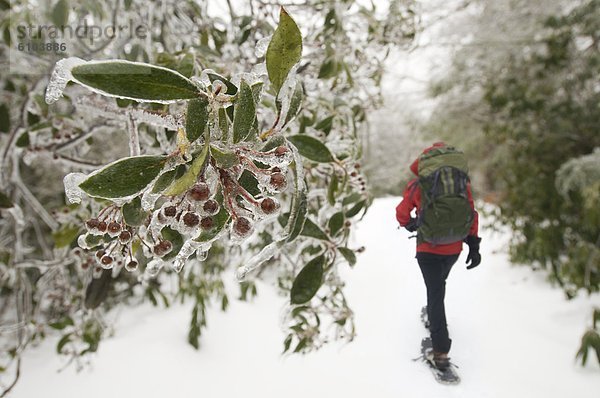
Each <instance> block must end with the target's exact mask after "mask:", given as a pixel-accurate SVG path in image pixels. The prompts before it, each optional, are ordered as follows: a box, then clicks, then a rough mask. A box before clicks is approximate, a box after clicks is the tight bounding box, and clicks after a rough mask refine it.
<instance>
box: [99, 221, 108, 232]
mask: <svg viewBox="0 0 600 398" xmlns="http://www.w3.org/2000/svg"><path fill="white" fill-rule="evenodd" d="M107 227H108V225H107V224H106V223H105V222H104V221H100V222H99V223H98V231H100V232H106V228H107Z"/></svg>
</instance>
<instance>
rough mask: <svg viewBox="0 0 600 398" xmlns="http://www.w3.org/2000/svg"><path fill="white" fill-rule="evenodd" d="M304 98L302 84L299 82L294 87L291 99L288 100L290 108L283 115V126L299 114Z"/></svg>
mask: <svg viewBox="0 0 600 398" xmlns="http://www.w3.org/2000/svg"><path fill="white" fill-rule="evenodd" d="M303 97H304V92H303V89H302V84H300V82H297V83H296V87H295V88H294V92H293V93H292V98H290V107H289V109H288V112H287V114H286V115H285V122H284V123H283V125H284V126H285V125H287V124H288V123H289V122H290V121H292V120H293V119H294V118H295V117H296V116H298V112H300V106H302V98H303Z"/></svg>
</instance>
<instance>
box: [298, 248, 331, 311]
mask: <svg viewBox="0 0 600 398" xmlns="http://www.w3.org/2000/svg"><path fill="white" fill-rule="evenodd" d="M324 264H325V256H323V255H322V254H321V255H320V256H317V257H315V258H313V259H312V260H310V261H309V262H308V264H306V265H305V266H304V268H302V270H301V271H300V273H299V274H298V276H296V279H295V280H294V283H293V284H292V290H291V292H290V302H291V303H292V304H303V303H306V302H307V301H309V300H310V299H311V298H313V296H314V295H315V294H317V291H318V290H319V288H320V287H321V284H322V282H323V265H324Z"/></svg>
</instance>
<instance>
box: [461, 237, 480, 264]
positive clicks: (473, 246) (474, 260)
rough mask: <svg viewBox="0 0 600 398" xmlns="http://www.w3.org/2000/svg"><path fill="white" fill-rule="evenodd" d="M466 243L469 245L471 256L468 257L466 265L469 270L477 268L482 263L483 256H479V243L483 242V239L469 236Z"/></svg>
mask: <svg viewBox="0 0 600 398" xmlns="http://www.w3.org/2000/svg"><path fill="white" fill-rule="evenodd" d="M464 242H465V243H466V244H467V245H469V255H468V256H467V261H466V263H467V264H469V262H471V264H470V265H467V269H471V268H475V267H477V266H478V265H479V263H481V254H479V242H481V238H478V237H477V236H474V235H469V236H467V237H466V238H465V240H464Z"/></svg>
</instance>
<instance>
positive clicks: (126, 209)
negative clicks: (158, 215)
mask: <svg viewBox="0 0 600 398" xmlns="http://www.w3.org/2000/svg"><path fill="white" fill-rule="evenodd" d="M121 211H122V212H123V220H124V221H125V223H126V224H127V225H131V226H132V227H137V226H140V225H142V224H143V223H144V221H146V219H147V218H148V212H146V211H144V209H142V200H141V199H140V197H139V196H136V197H135V198H134V199H133V200H132V201H131V202H129V203H125V204H124V205H123V208H122V209H121Z"/></svg>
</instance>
